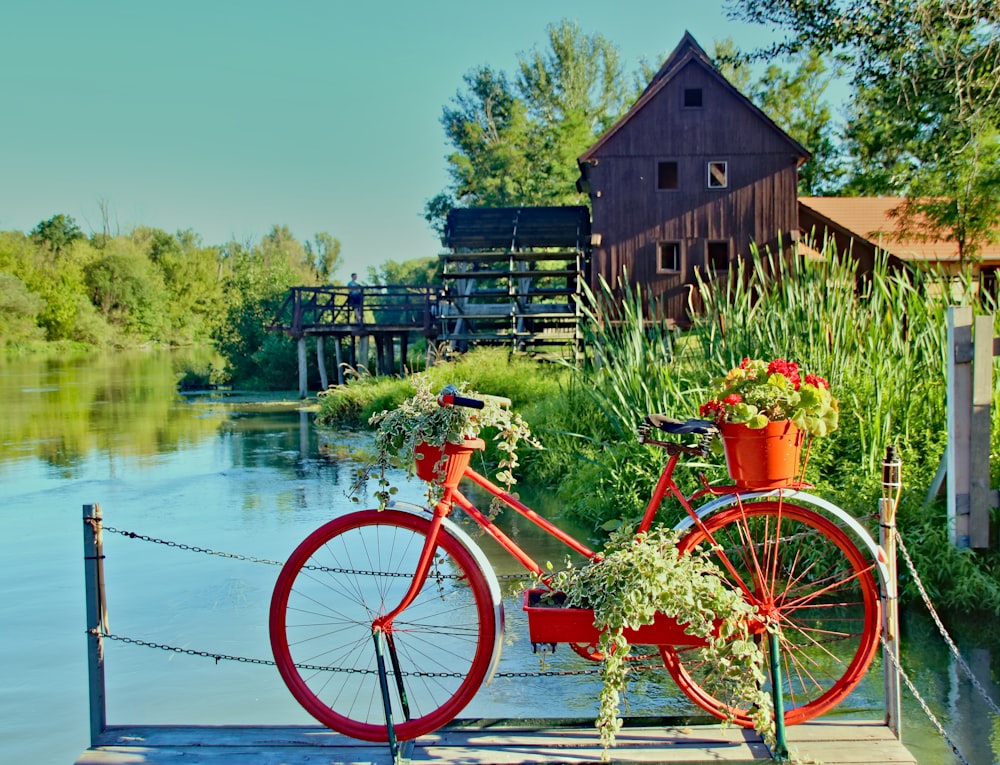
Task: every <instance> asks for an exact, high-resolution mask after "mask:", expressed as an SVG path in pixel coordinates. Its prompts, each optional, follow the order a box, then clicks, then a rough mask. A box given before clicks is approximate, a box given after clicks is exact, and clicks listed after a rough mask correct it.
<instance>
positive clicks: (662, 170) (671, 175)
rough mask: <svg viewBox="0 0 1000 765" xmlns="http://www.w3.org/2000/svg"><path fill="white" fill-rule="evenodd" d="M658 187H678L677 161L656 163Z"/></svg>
mask: <svg viewBox="0 0 1000 765" xmlns="http://www.w3.org/2000/svg"><path fill="white" fill-rule="evenodd" d="M656 188H658V189H660V190H663V189H668V190H669V189H676V188H678V183H677V163H676V162H657V163H656Z"/></svg>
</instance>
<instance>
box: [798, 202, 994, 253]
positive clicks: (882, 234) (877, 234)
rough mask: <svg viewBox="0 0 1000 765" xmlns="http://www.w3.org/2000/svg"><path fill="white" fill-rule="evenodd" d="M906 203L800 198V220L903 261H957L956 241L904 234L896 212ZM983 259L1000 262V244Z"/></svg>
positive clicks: (986, 249)
mask: <svg viewBox="0 0 1000 765" xmlns="http://www.w3.org/2000/svg"><path fill="white" fill-rule="evenodd" d="M905 201H906V200H905V199H904V198H903V197H799V206H800V210H802V212H803V213H805V214H801V215H800V220H801V221H802V223H803V225H810V224H811V223H813V222H814V221H815V222H818V223H820V224H822V225H825V226H827V227H829V228H831V229H834V230H839V231H841V232H842V233H844V234H846V235H848V236H851V237H855V238H857V239H863V240H865V241H867V242H871V243H872V244H873V245H875V246H877V247H880V248H881V249H883V250H885V251H886V252H889V253H891V254H893V255H895V256H896V257H898V258H900V259H901V260H908V261H942V262H947V261H957V260H958V259H959V255H958V244H957V243H956V242H950V241H944V240H941V239H934V238H930V237H921V236H908V237H903V236H901V235H900V230H899V226H900V222H899V218H898V217H897V216H895V215H894V214H893V211H894V210H896V209H897V208H899V207H900V205H902V203H903V202H905ZM810 213H811V214H810ZM917 225H918V226H919V221H917ZM817 233H818V234H821V233H822V232H817ZM980 257H981V258H982V259H983V261H985V262H996V261H1000V244H988V245H986V246H984V247H983V249H982V251H981V252H980Z"/></svg>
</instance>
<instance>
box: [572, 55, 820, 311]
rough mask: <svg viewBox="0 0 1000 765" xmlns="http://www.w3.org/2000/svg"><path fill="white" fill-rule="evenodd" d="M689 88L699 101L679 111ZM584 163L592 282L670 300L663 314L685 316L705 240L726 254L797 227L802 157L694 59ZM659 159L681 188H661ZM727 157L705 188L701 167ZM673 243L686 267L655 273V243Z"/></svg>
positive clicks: (743, 252) (771, 243)
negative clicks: (724, 171) (725, 247)
mask: <svg viewBox="0 0 1000 765" xmlns="http://www.w3.org/2000/svg"><path fill="white" fill-rule="evenodd" d="M685 88H701V89H702V94H703V105H702V106H701V107H700V108H699V107H684V106H683V96H684V90H685ZM593 159H595V160H596V163H594V162H591V163H590V164H589V165H588V166H587V167H586V168H585V174H586V176H587V179H588V181H589V186H590V194H591V199H592V204H593V222H592V230H593V232H594V233H595V234H596V235H598V236H599V242H600V243H599V244H596V242H595V247H594V250H593V259H592V268H593V271H592V274H593V280H594V281H595V282H596V280H597V279H598V278H600V277H604V279H606V280H608V281H609V282H610V283H612V284H614V283H615V282H617V280H618V277H619V275H620V274H621V273H622V272H623V270H627V273H628V278H629V281H630V282H632V283H633V284H636V283H639V284H642V285H643V286H644V288H648V290H649V292H650V293H651V294H652V295H660V296H662V297H663V298H665V299H666V302H667V310H666V313H667V317H668V318H673V319H675V320H676V321H683V320H684V319H685V318H686V312H687V299H688V293H689V288H688V287H687V286H685V285H690V284H692V283H693V282H694V273H695V269H696V268H700V269H701V270H702V272H703V273H704V272H705V269H706V263H707V246H708V243H709V242H715V241H718V242H727V243H728V244H729V251H730V256H731V258H735V257H739V256H744V257H745V256H747V255H748V254H749V245H750V242H751V241H753V242H756V243H757V245H758V246H759V247H760V248H761V249H762V250H763V248H764V247H770V248H771V249H775V248H776V247H777V244H778V237H779V232H780V234H781V236H782V241H783V243H784V244H786V245H788V244H790V243H791V238H792V232H797V231H798V207H797V201H796V200H797V196H796V185H797V181H798V172H797V165H798V162H799V160H800V159H801V154H798V153H797V152H796V151H795V145H794V144H793V143H792V142H791V141H790V140H789V139H788V138H787V136H785V135H784V134H783V133H781V132H780V131H779V130H778V129H777V128H776V127H775V126H774V125H773V124H772V123H770V122H769V121H768V120H766V119H765V118H763V117H762V115H761V114H760V113H759V112H757V111H756V110H755V109H754V108H753V107H751V106H750V105H749V103H748V102H747V101H746V100H745V99H743V98H742V97H741V96H739V95H738V94H737V93H736V92H735V91H734V90H733V89H732V88H731V87H730V86H729V85H728V84H727V83H725V82H723V81H721V80H720V79H719V77H718V76H716V75H714V74H713V73H712V72H709V71H707V70H706V69H705V67H704V66H702V65H701V64H700V63H698V62H694V61H692V62H690V63H688V64H687V65H686V66H684V67H683V68H682V69H680V70H679V71H678V72H677V73H676V74H675V75H673V76H672V77H671V78H670V80H669V82H667V83H666V84H665V85H664V87H663V88H662V90H660V91H659V93H657V94H656V95H655V97H653V98H652V99H650V100H649V101H648V103H646V105H645V106H643V107H642V108H641V109H639V110H638V111H636V112H635V113H633V114H632V115H631V117H630V118H628V120H627V122H625V123H624V124H623V125H622V126H621V127H620V129H618V130H617V131H614V132H613V133H612V134H610V135H609V136H608V137H607V138H606V139H605V140H604V143H603V145H601V146H599V147H598V148H597V150H596V151H595V153H594V156H593ZM660 161H676V162H677V164H678V186H679V187H678V189H676V190H658V189H657V165H658V163H659V162H660ZM709 161H725V162H727V163H728V187H727V188H725V189H710V188H708V187H707V163H708V162H709ZM664 241H678V242H680V243H681V247H682V259H683V264H682V265H683V267H682V270H681V272H679V273H676V274H665V273H659V272H658V270H657V265H658V263H657V260H658V245H659V243H660V242H664Z"/></svg>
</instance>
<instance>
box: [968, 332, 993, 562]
mask: <svg viewBox="0 0 1000 765" xmlns="http://www.w3.org/2000/svg"><path fill="white" fill-rule="evenodd" d="M974 329H975V334H974V336H973V342H974V345H973V348H972V405H971V417H972V427H971V432H970V438H969V450H970V453H969V546H970V547H974V548H979V549H983V548H987V547H989V546H990V507H991V506H993V505H995V504H996V498H995V497H992V498H991V496H990V420H991V416H990V404H991V403H992V397H993V317H992V316H977V317H976V319H975V323H974Z"/></svg>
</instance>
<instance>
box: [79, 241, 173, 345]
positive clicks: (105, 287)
mask: <svg viewBox="0 0 1000 765" xmlns="http://www.w3.org/2000/svg"><path fill="white" fill-rule="evenodd" d="M103 252H104V254H103V255H101V256H100V257H99V258H98V259H96V260H94V261H92V262H91V263H89V264H87V266H86V267H85V268H84V282H85V284H86V285H87V290H88V293H89V297H90V300H91V302H92V303H93V305H94V306H96V307H97V309H98V310H99V311H100V312H101V315H102V316H103V317H104V320H105V321H106V322H108V324H111V325H115V326H117V327H119V328H120V329H121V330H122V332H123V333H124V334H125V335H126V336H129V335H131V336H137V337H142V338H149V339H153V340H162V339H163V335H162V331H163V329H164V328H165V321H164V312H165V309H166V305H167V292H166V288H165V286H164V284H163V277H162V275H161V274H160V273H159V271H158V270H157V269H155V268H154V267H152V264H151V263H150V261H149V259H148V258H147V257H146V256H145V255H143V254H141V253H137V252H128V251H116V250H112V249H110V248H109V249H105V250H104V251H103Z"/></svg>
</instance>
